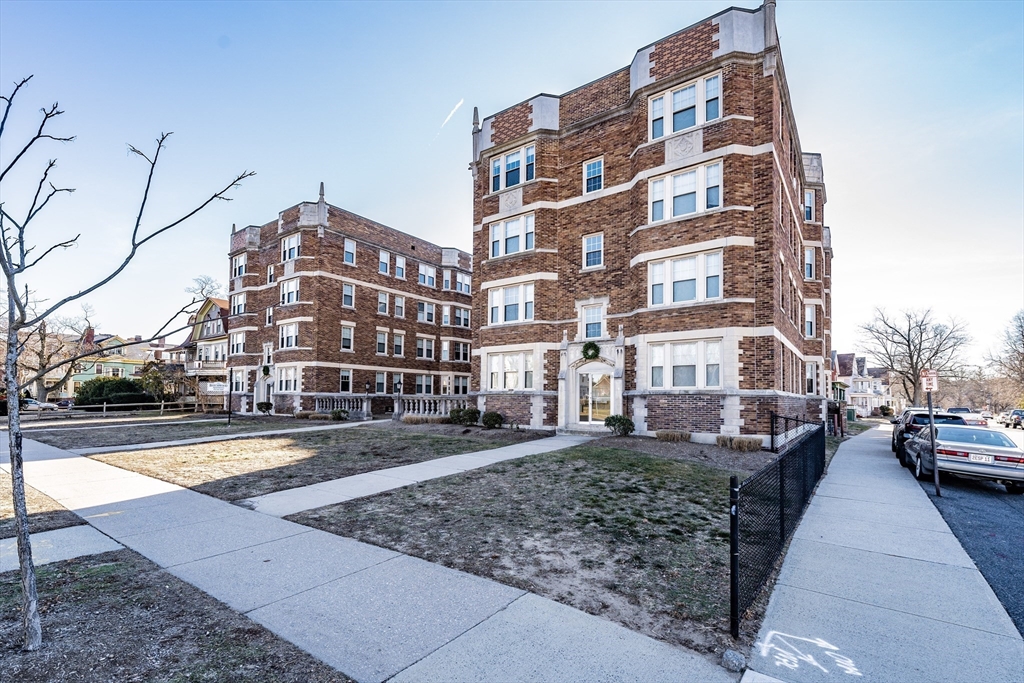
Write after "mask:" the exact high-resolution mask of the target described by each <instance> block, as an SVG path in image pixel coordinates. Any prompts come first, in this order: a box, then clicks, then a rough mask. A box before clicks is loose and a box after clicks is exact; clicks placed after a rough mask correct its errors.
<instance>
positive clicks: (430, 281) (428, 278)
mask: <svg viewBox="0 0 1024 683" xmlns="http://www.w3.org/2000/svg"><path fill="white" fill-rule="evenodd" d="M436 280H437V269H436V268H434V266H428V265H427V264H425V263H421V264H420V284H421V285H426V286H427V287H433V286H435V282H436Z"/></svg>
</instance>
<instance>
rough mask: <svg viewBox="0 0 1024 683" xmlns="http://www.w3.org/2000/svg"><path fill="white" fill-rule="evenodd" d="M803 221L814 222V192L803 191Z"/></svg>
mask: <svg viewBox="0 0 1024 683" xmlns="http://www.w3.org/2000/svg"><path fill="white" fill-rule="evenodd" d="M804 220H805V221H813V220H814V190H804Z"/></svg>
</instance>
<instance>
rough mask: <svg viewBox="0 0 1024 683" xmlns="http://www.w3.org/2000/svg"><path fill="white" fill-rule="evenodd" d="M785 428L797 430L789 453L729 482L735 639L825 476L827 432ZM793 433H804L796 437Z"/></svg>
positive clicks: (809, 426)
mask: <svg viewBox="0 0 1024 683" xmlns="http://www.w3.org/2000/svg"><path fill="white" fill-rule="evenodd" d="M774 417H775V416H774V415H773V418H774ZM779 419H780V420H781V419H782V418H781V417H780V418H779ZM797 423H800V425H799V428H797ZM785 424H786V426H787V427H790V426H793V427H794V430H786V431H785V432H784V433H785V434H787V438H786V439H785V448H784V449H783V450H784V451H785V452H784V453H783V454H782V455H780V456H779V457H778V458H777V459H775V460H774V461H773V462H772V463H771V464H770V465H768V466H767V467H765V468H763V469H761V470H759V471H758V472H756V473H755V474H753V475H751V476H750V477H749V478H747V479H746V480H744V481H743V483H739V482H738V479H737V478H736V477H732V480H731V482H730V524H731V526H730V532H731V533H730V545H731V551H732V558H731V559H732V562H731V567H730V569H731V571H730V594H731V595H730V597H731V600H730V608H731V610H730V611H731V615H730V617H731V629H732V635H733V637H734V638H737V637H739V621H740V615H742V614H743V613H744V612H746V611H747V609H749V608H750V606H751V605H752V604H753V603H754V600H755V599H757V595H758V593H760V591H761V588H762V587H763V586H764V584H765V581H767V580H768V577H769V575H770V574H771V573H772V569H773V568H774V567H775V562H776V560H778V558H779V555H780V554H781V553H782V548H783V546H785V544H786V541H788V540H789V537H790V536H791V535H792V534H793V531H795V530H796V525H797V523H799V521H800V516H801V515H802V514H803V512H804V508H806V507H807V503H808V502H809V501H810V499H811V493H812V492H813V491H814V487H815V485H816V484H817V483H818V480H819V479H821V475H822V474H823V473H824V472H825V426H824V425H823V424H821V423H812V422H805V421H803V420H797V419H795V418H786V423H785ZM773 425H774V419H773ZM791 431H798V432H799V433H798V434H795V435H793V434H790V432H791ZM773 436H775V434H774V429H773ZM774 441H775V439H773V442H774Z"/></svg>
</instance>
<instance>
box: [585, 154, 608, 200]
mask: <svg viewBox="0 0 1024 683" xmlns="http://www.w3.org/2000/svg"><path fill="white" fill-rule="evenodd" d="M603 187H604V159H594V160H593V161H587V162H584V164H583V194H589V193H591V192H597V191H598V190H600V189H601V188H603Z"/></svg>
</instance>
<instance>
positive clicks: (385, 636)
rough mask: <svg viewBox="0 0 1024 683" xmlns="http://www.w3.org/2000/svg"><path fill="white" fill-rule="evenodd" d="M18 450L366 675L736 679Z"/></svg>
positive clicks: (192, 575) (602, 630)
mask: <svg viewBox="0 0 1024 683" xmlns="http://www.w3.org/2000/svg"><path fill="white" fill-rule="evenodd" d="M24 444H25V445H24V457H25V476H26V480H27V483H28V484H30V485H31V486H32V487H33V488H36V489H38V490H39V491H41V492H43V493H45V494H46V495H48V496H50V497H51V498H53V499H54V500H56V501H58V502H59V503H61V504H62V505H64V506H65V507H67V508H69V509H71V510H73V511H75V512H76V513H78V514H79V515H81V516H82V517H84V518H85V519H86V520H87V521H88V522H89V524H91V525H92V526H93V527H94V528H96V529H98V530H99V531H101V532H103V533H104V534H105V535H106V536H108V537H109V538H111V539H112V540H114V541H116V542H118V543H121V544H123V545H125V546H127V547H128V548H131V549H132V550H134V551H136V552H138V553H140V554H142V555H144V556H145V557H147V558H149V559H150V560H152V561H153V562H155V563H157V564H158V565H160V566H162V567H164V568H166V569H167V570H168V571H170V572H171V573H172V574H174V575H176V576H178V577H180V578H182V579H184V580H185V581H188V582H189V583H191V584H193V585H195V586H197V587H198V588H200V589H201V590H203V591H206V592H207V593H209V594H210V595H212V596H213V597H215V598H217V599H219V600H221V601H223V602H224V603H226V604H228V605H229V606H231V607H232V608H234V609H236V610H238V611H239V612H242V613H244V614H246V615H247V616H248V617H249V618H251V619H252V620H253V621H255V622H257V623H260V624H262V625H264V626H265V627H267V628H268V629H270V630H271V631H272V632H274V633H276V634H277V635H279V636H281V637H282V638H285V639H286V640H288V641H290V642H292V643H294V644H296V645H297V646H299V647H301V648H302V649H304V650H306V651H307V652H309V653H311V654H313V655H314V656H316V657H318V658H319V659H321V660H323V661H324V662H326V663H327V664H329V665H331V666H333V667H335V668H337V669H338V670H340V671H342V672H344V673H345V674H347V675H349V676H351V677H353V678H355V679H356V680H358V681H384V680H388V679H393V680H395V681H417V682H418V681H446V682H447V681H473V682H477V681H482V682H487V681H495V682H503V681H514V680H535V681H567V682H569V681H580V682H581V683H583V682H586V683H590V682H592V681H640V680H642V681H651V682H655V681H702V682H705V681H706V682H708V683H715V682H716V681H721V682H722V683H726V682H728V681H735V679H736V677H735V676H733V675H731V674H729V673H727V672H726V671H725V670H724V669H722V668H721V667H719V666H717V665H716V664H713V663H712V662H710V661H709V660H708V659H706V658H704V657H702V656H700V655H697V654H695V653H693V652H691V651H689V650H685V649H683V648H679V647H675V646H672V645H669V644H667V643H664V642H661V641H658V640H654V639H652V638H648V637H647V636H644V635H641V634H639V633H636V632H634V631H630V630H629V629H626V628H624V627H622V626H619V625H617V624H613V623H611V622H609V621H606V620H604V619H601V618H599V617H595V616H591V615H588V614H586V613H584V612H580V611H578V610H575V609H573V608H571V607H566V606H565V605H561V604H559V603H556V602H553V601H551V600H547V599H545V598H541V597H539V596H536V595H533V594H531V593H527V592H525V591H522V590H520V589H517V588H511V587H508V586H505V585H502V584H500V583H497V582H494V581H490V580H488V579H483V578H480V577H477V576H473V575H470V574H466V573H463V572H459V571H456V570H453V569H448V568H446V567H442V566H440V565H436V564H432V563H429V562H425V561H423V560H420V559H417V558H414V557H410V556H407V555H402V554H400V553H396V552H394V551H391V550H386V549H384V548H379V547H377V546H372V545H368V544H365V543H359V542H357V541H354V540H351V539H348V538H342V537H340V536H335V535H333V534H329V533H326V532H323V531H319V530H316V529H311V528H309V527H305V526H301V525H299V524H294V523H292V522H288V521H285V520H283V519H278V518H276V517H272V516H269V515H264V514H259V513H257V512H253V511H251V510H247V509H244V508H242V507H239V506H238V505H232V504H231V503H227V502H224V501H221V500H217V499H215V498H211V497H208V496H204V495H202V494H199V493H196V492H194V491H190V490H188V489H183V488H181V487H179V486H175V485H173V484H168V483H166V482H162V481H159V480H156V479H152V478H150V477H145V476H142V475H140V474H136V473H134V472H129V471H126V470H122V469H118V468H116V467H112V466H110V465H106V464H104V463H101V462H98V461H95V460H90V459H88V458H84V457H80V456H77V455H74V454H72V453H69V452H67V451H62V450H60V449H57V448H53V447H50V446H46V445H44V444H41V443H38V442H34V441H31V440H28V439H26V440H25V442H24ZM3 457H4V458H5V459H4V460H0V466H3V467H4V468H5V469H9V465H6V464H4V463H6V462H7V460H6V455H5V456H3Z"/></svg>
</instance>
